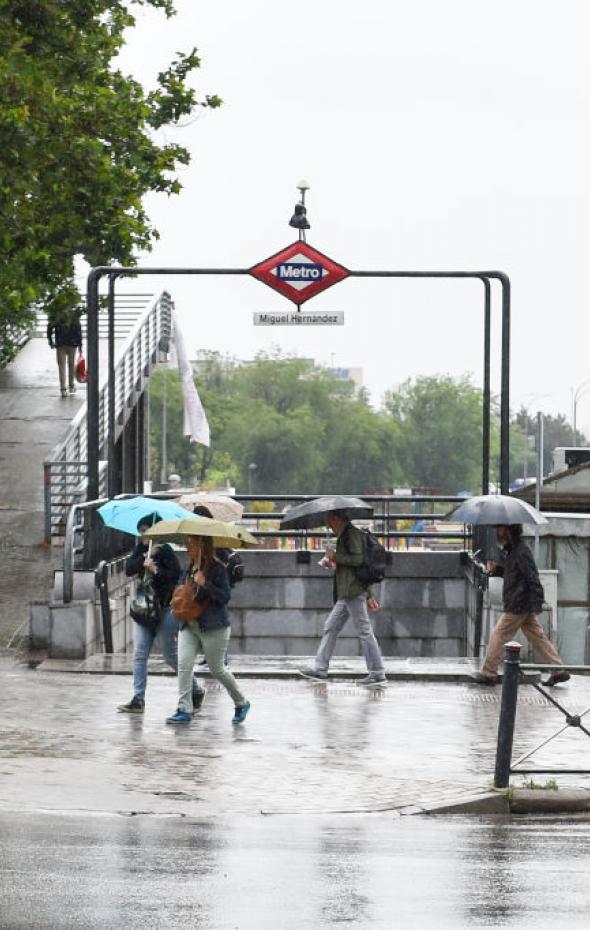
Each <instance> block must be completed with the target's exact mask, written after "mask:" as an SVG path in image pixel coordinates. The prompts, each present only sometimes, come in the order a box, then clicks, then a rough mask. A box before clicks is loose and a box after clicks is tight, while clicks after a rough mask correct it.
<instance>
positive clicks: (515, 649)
mask: <svg viewBox="0 0 590 930" xmlns="http://www.w3.org/2000/svg"><path fill="white" fill-rule="evenodd" d="M521 648H522V647H521V645H520V643H517V642H509V643H505V646H504V650H505V655H504V675H503V678H502V701H501V705H500V719H499V722H498V740H497V746H496V765H495V772H494V785H495V787H496V788H507V787H508V784H509V780H510V775H539V774H562V775H590V769H569V768H563V767H553V768H549V767H537V768H523V766H522V763H523V762H525V761H526V760H527V759H530V758H531V756H533V755H534V754H535V753H536V752H538V751H539V750H540V749H543V747H545V746H547V744H548V743H550V742H551V741H552V740H554V739H555V738H556V737H558V736H560V734H561V733H564V732H565V731H566V730H568V729H569V728H570V727H572V728H574V729H577V730H579V731H580V732H581V733H584V734H585V735H586V736H588V737H590V730H588V728H587V727H586V725H585V724H584V723H582V720H583V718H584V717H585V716H586V715H587V714H589V713H590V707H588V708H587V709H586V710H585V711H583V712H582V713H570V711H569V710H567V708H565V707H564V706H563V705H562V704H560V702H559V701H557V700H556V699H555V698H554V697H553V696H552V695H551V694H549V693H548V692H547V691H546V689H545V688H542V687H541V686H540V685H539V684H537V682H536V681H534V680H532V679H529V680H528V682H527V683H528V684H529V685H530V686H532V687H533V688H535V690H536V691H538V692H539V694H541V695H542V696H543V698H544V699H545V700H546V701H547V702H548V703H549V704H551V705H553V707H555V708H557V710H558V711H559V712H560V713H561V714H563V716H564V718H565V723H564V724H563V725H562V726H560V727H559V729H558V730H557V731H556V732H555V733H553V734H552V735H551V736H549V737H544V738H543V740H542V741H541V742H540V743H539V745H538V746H535V747H534V749H531V750H529V751H528V752H525V753H523V754H522V755H521V756H519V757H518V759H516V760H514V761H513V759H512V748H513V739H514V728H515V722H516V709H517V704H518V687H519V684H520V683H521V681H522V678H521V675H522V670H523V668H526V669H527V670H528V669H529V668H531V666H530V665H528V666H521V664H520V653H521ZM532 667H534V668H546V669H550V670H551V671H552V672H555V671H556V670H562V671H567V670H568V669H570V668H572V666H568V665H560V666H556V665H545V666H539V665H536V666H532ZM576 670H577V671H578V673H579V671H580V669H579V668H578V667H576ZM583 671H584V672H585V673H586V674H587V673H588V672H589V671H590V669H588V668H586V669H584V670H583Z"/></svg>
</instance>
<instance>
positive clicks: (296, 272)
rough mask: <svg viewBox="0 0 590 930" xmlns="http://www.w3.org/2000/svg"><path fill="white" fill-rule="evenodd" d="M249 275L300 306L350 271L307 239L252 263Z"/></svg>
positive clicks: (342, 278) (340, 279)
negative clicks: (314, 246) (261, 260)
mask: <svg viewBox="0 0 590 930" xmlns="http://www.w3.org/2000/svg"><path fill="white" fill-rule="evenodd" d="M250 274H251V275H253V276H254V277H255V278H258V280H259V281H262V282H263V283H264V284H268V286H269V287H272V288H274V289H275V291H278V292H279V294H282V295H283V297H288V298H289V300H292V301H293V303H296V304H297V305H298V306H300V305H301V304H303V303H305V301H306V300H309V298H310V297H315V296H316V294H319V293H320V292H321V291H325V290H326V288H327V287H331V286H332V285H333V284H337V283H338V281H342V280H344V278H347V277H348V275H349V274H350V272H349V271H347V269H346V268H344V267H343V266H342V265H338V264H337V263H336V262H333V261H332V259H331V258H328V257H327V256H326V255H322V253H321V252H318V251H317V249H314V248H312V247H311V246H310V245H308V244H307V242H302V241H298V242H294V243H293V244H292V245H289V246H287V248H286V249H283V250H282V251H281V252H277V253H276V255H271V257H270V258H267V259H265V261H263V262H260V264H259V265H254V267H253V268H251V269H250Z"/></svg>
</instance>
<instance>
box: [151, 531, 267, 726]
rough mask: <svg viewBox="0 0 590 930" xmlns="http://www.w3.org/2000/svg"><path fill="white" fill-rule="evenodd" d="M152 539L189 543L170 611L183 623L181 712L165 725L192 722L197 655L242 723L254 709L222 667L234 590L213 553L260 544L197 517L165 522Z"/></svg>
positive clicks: (180, 640)
mask: <svg viewBox="0 0 590 930" xmlns="http://www.w3.org/2000/svg"><path fill="white" fill-rule="evenodd" d="M148 535H150V536H154V537H157V538H158V539H162V538H164V539H166V540H168V541H173V542H178V541H179V540H182V541H183V542H185V543H186V546H187V550H188V554H189V559H190V565H189V568H188V570H187V572H186V573H185V577H184V583H183V584H182V585H180V586H179V587H178V588H177V589H176V591H175V593H174V595H173V598H172V610H173V613H174V615H175V616H176V618H177V620H178V621H179V622H180V633H179V635H178V708H177V710H176V713H174V714H172V716H170V717H168V719H167V721H166V722H167V723H170V724H186V723H190V722H191V720H192V714H193V698H192V679H193V667H194V664H195V659H196V657H197V655H198V654H199V653H203V654H204V656H205V658H206V659H207V664H208V666H209V670H210V672H211V674H212V676H213V677H214V678H216V679H217V681H219V683H220V684H221V685H223V687H224V688H225V689H226V691H227V692H228V694H229V695H230V697H231V698H232V700H233V702H234V706H235V711H234V716H233V719H232V723H234V724H239V723H243V721H244V720H245V719H246V716H247V714H248V711H249V710H250V702H249V701H248V700H247V699H246V697H245V696H244V694H243V693H242V691H241V690H240V688H239V686H238V683H237V681H236V679H235V678H234V676H233V675H232V673H231V672H230V670H229V669H228V668H227V667H226V666H224V662H223V660H224V656H225V651H226V649H227V644H228V642H229V638H230V634H231V628H230V622H229V617H228V611H227V603H228V601H229V599H230V593H231V589H230V584H229V579H228V576H227V570H226V567H225V565H224V564H223V563H222V561H221V560H220V559H219V558H218V557H217V555H216V552H215V549H216V548H223V547H228V546H232V547H241V546H246V545H249V546H252V545H256V540H255V539H254V537H253V536H251V535H250V533H248V531H247V530H244V529H242V528H240V527H236V526H232V525H229V524H224V523H221V522H220V521H217V520H209V519H207V518H206V517H197V516H193V517H187V518H186V519H183V520H163V521H162V522H160V523H159V524H157V525H156V526H155V527H153V529H152V530H150V531H149V534H148ZM187 682H188V684H187Z"/></svg>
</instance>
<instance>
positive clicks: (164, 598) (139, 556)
mask: <svg viewBox="0 0 590 930" xmlns="http://www.w3.org/2000/svg"><path fill="white" fill-rule="evenodd" d="M147 552H148V547H147V544H146V543H142V542H140V543H138V544H137V546H136V547H135V549H134V550H133V552H132V553H131V555H130V556H129V558H128V559H127V561H126V562H125V574H126V575H128V576H129V577H131V576H132V575H141V573H142V572H143V563H144V562H145V559H146V556H147ZM153 559H154V562H155V563H156V568H157V569H158V571H157V572H156V574H152V573H151V572H150V576H151V579H152V584H153V586H154V591H155V592H156V596H157V598H158V601H159V603H160V606H161V607H167V606H168V604H169V603H170V598H171V597H172V592H173V591H174V588H175V587H176V585H177V584H178V579H179V578H180V572H181V569H180V564H179V562H178V559H177V558H176V556H175V554H174V549H172V547H171V546H169V545H168V543H164V544H163V545H161V546H158V548H157V549H156V550H155V552H154V555H153Z"/></svg>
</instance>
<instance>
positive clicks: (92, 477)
mask: <svg viewBox="0 0 590 930" xmlns="http://www.w3.org/2000/svg"><path fill="white" fill-rule="evenodd" d="M100 277H101V270H100V269H99V268H93V269H92V271H91V272H90V274H89V275H88V282H87V294H86V316H87V343H88V345H87V348H86V353H87V356H88V382H87V387H86V402H87V408H88V414H87V450H88V451H87V459H88V485H87V500H89V501H94V500H97V499H98V496H99V495H98V455H99V436H98V428H99V422H98V421H99V416H98V414H99V410H98V407H99V400H98V382H99V373H98V365H99V352H98V282H99V280H100Z"/></svg>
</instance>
